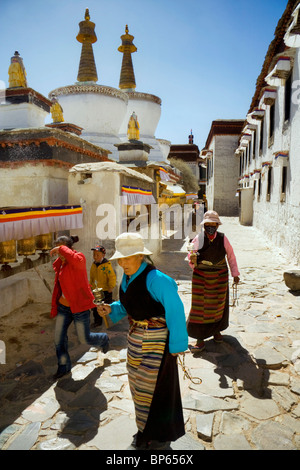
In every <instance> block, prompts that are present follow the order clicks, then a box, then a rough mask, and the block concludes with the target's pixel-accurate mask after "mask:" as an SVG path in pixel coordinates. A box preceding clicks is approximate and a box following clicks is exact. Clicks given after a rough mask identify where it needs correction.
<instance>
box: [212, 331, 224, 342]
mask: <svg viewBox="0 0 300 470" xmlns="http://www.w3.org/2000/svg"><path fill="white" fill-rule="evenodd" d="M214 341H215V342H216V343H222V342H223V336H222V335H221V333H216V334H215V335H214Z"/></svg>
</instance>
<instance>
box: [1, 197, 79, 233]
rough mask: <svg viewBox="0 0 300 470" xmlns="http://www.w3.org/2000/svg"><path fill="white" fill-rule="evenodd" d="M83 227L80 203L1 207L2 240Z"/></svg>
mask: <svg viewBox="0 0 300 470" xmlns="http://www.w3.org/2000/svg"><path fill="white" fill-rule="evenodd" d="M82 227H83V223H82V207H81V206H80V205H63V206H41V207H17V208H16V207H4V208H0V242H3V241H8V240H21V239H24V238H30V237H34V236H36V235H41V234H43V233H50V232H58V231H61V230H70V229H75V228H82Z"/></svg>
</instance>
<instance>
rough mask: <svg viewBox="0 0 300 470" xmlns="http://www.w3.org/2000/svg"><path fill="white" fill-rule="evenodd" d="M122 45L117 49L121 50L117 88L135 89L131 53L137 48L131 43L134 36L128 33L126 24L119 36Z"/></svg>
mask: <svg viewBox="0 0 300 470" xmlns="http://www.w3.org/2000/svg"><path fill="white" fill-rule="evenodd" d="M121 39H122V45H121V46H120V47H119V48H118V51H120V52H122V53H123V54H124V55H123V60H122V68H121V73H120V82H119V88H121V89H127V90H132V89H135V87H136V84H135V76H134V71H133V65H132V59H131V54H132V53H133V52H136V51H137V48H136V47H135V45H134V44H133V43H132V41H133V39H134V36H132V35H131V34H129V29H128V25H126V26H125V34H123V35H122V36H121Z"/></svg>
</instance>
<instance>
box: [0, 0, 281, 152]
mask: <svg viewBox="0 0 300 470" xmlns="http://www.w3.org/2000/svg"><path fill="white" fill-rule="evenodd" d="M286 5H287V0H252V1H251V2H249V0H122V1H121V0H105V1H102V0H84V1H82V0H51V1H45V0H0V80H2V81H4V82H5V83H6V84H7V83H8V74H7V71H8V67H9V64H10V58H11V56H12V55H13V54H14V51H15V50H18V51H19V52H20V55H21V56H22V58H23V61H24V65H25V68H26V71H27V80H28V86H30V87H31V88H34V89H35V90H37V91H38V92H40V93H42V94H43V95H44V96H48V93H49V92H50V91H51V90H53V89H54V88H56V87H59V86H65V85H71V84H74V83H75V82H76V80H77V72H78V65H79V59H80V52H81V44H80V43H79V42H77V41H76V35H77V34H78V31H79V27H78V23H79V22H80V21H82V20H83V19H84V13H85V9H86V8H89V10H90V15H91V21H93V22H94V23H96V34H97V37H98V41H97V42H96V43H95V44H94V46H93V48H94V56H95V60H96V65H97V72H98V84H101V85H107V86H112V87H115V88H118V86H119V77H120V70H121V63H122V54H121V53H120V52H118V50H117V49H118V47H119V45H120V44H121V39H120V36H121V35H122V34H124V31H125V25H126V24H128V26H129V33H130V34H132V35H133V36H134V37H135V38H134V44H135V45H136V47H137V49H138V50H137V52H135V53H134V54H133V55H132V58H133V65H134V71H135V78H136V85H137V86H136V91H140V92H145V93H152V94H154V95H157V96H159V97H160V98H161V100H162V112H161V119H160V122H159V124H158V127H157V129H156V133H155V135H156V137H157V138H161V139H167V140H170V141H171V142H172V144H185V143H188V135H189V133H190V130H191V129H192V130H193V134H194V143H195V144H197V145H198V146H199V148H200V149H202V148H203V147H204V145H205V141H206V138H207V135H208V133H209V130H210V126H211V122H212V121H213V120H214V119H244V118H245V117H246V114H247V112H248V109H249V106H250V103H251V100H252V97H253V95H254V91H255V84H256V79H257V77H258V75H259V73H260V71H261V68H262V64H263V61H264V58H265V55H266V52H267V50H268V47H269V44H270V42H271V41H272V39H273V37H274V31H275V28H276V25H277V23H278V21H279V19H280V17H281V16H282V14H283V12H284V10H285V8H286Z"/></svg>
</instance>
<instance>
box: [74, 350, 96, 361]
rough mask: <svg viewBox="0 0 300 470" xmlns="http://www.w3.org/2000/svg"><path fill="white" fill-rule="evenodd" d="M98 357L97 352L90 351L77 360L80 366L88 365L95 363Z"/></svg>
mask: <svg viewBox="0 0 300 470" xmlns="http://www.w3.org/2000/svg"><path fill="white" fill-rule="evenodd" d="M97 357H98V353H97V352H93V351H88V352H86V353H85V354H84V355H83V356H82V357H80V358H79V359H77V363H78V364H86V363H87V362H91V361H95V360H96V359H97Z"/></svg>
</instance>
